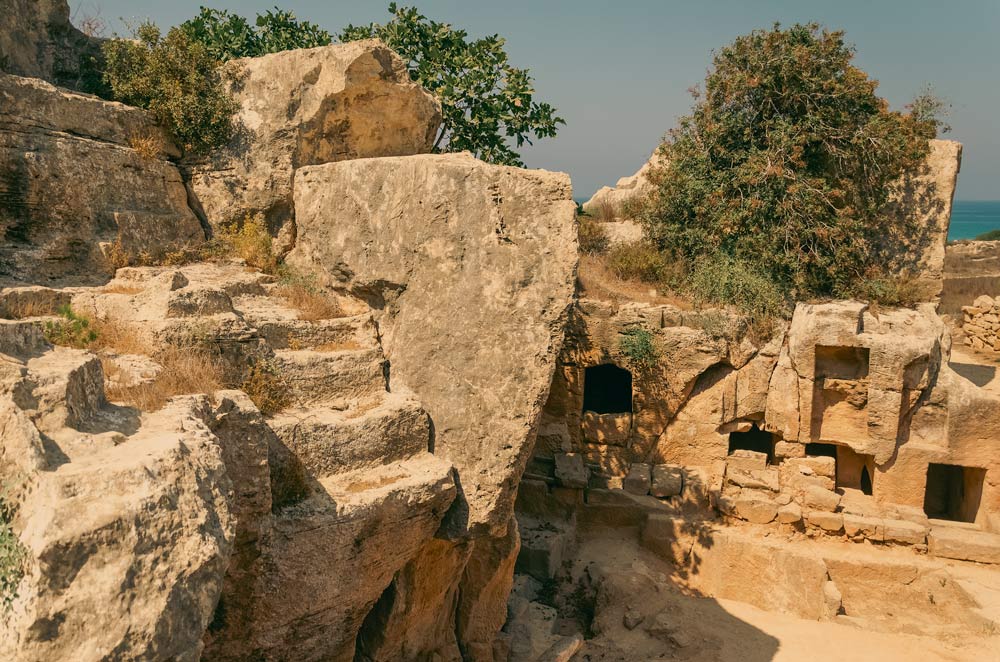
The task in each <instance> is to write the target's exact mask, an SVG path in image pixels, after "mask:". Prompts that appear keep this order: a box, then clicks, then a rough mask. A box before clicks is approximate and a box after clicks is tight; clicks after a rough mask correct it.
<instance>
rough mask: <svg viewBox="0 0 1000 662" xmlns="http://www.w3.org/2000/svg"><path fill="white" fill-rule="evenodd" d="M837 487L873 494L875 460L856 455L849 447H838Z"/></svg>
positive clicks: (866, 456) (868, 456) (870, 457)
mask: <svg viewBox="0 0 1000 662" xmlns="http://www.w3.org/2000/svg"><path fill="white" fill-rule="evenodd" d="M836 457H837V487H848V488H851V489H854V490H859V491H860V492H862V493H863V494H868V495H871V494H872V491H873V490H872V488H873V481H872V479H873V477H874V475H875V458H874V457H873V456H871V455H861V454H860V453H855V452H854V451H853V450H851V449H850V448H848V447H847V446H837V456H836Z"/></svg>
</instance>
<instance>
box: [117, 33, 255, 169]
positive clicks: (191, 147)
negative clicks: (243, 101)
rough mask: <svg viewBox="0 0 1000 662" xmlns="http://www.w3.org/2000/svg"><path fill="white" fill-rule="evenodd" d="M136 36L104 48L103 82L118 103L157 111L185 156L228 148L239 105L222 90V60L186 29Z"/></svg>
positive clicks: (119, 40) (160, 120)
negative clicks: (216, 148) (220, 69)
mask: <svg viewBox="0 0 1000 662" xmlns="http://www.w3.org/2000/svg"><path fill="white" fill-rule="evenodd" d="M134 37H135V38H134V39H111V40H108V41H107V42H105V43H104V46H103V49H104V58H105V71H104V78H105V80H106V82H107V83H108V85H109V86H110V88H111V96H112V97H113V99H114V100H115V101H121V102H123V103H127V104H130V105H132V106H138V107H140V108H145V109H147V110H149V111H150V112H152V113H153V115H154V116H155V117H156V119H157V120H158V121H159V122H160V124H161V125H162V126H163V127H165V128H166V129H168V130H169V131H170V133H171V134H172V136H173V137H174V139H175V140H176V141H177V143H178V144H179V145H180V146H181V147H183V148H184V150H185V151H188V152H193V153H204V152H207V151H209V150H211V149H212V148H215V147H219V146H221V145H224V144H226V143H228V142H229V140H230V139H231V138H232V137H233V133H234V131H235V128H234V123H233V114H234V113H235V112H236V104H235V102H234V101H233V100H232V98H231V97H230V96H229V95H228V93H227V92H226V91H225V89H224V88H223V85H222V81H221V77H220V75H219V66H220V62H219V60H217V59H216V58H215V57H214V56H213V54H212V53H211V52H210V51H209V49H208V48H207V47H206V46H205V45H204V44H202V43H200V42H198V41H196V40H194V39H192V38H191V36H190V35H189V34H188V32H187V31H185V30H183V29H181V28H172V29H171V30H170V31H169V32H167V34H166V35H165V36H164V35H162V34H161V32H160V29H159V28H158V27H156V26H155V25H153V24H152V23H149V22H145V23H142V24H140V25H139V26H138V28H136V30H135V35H134Z"/></svg>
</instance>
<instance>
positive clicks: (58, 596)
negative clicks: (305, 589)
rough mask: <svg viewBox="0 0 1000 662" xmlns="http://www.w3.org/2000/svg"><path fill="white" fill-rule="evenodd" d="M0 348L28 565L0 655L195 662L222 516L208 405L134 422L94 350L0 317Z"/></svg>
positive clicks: (8, 458)
mask: <svg viewBox="0 0 1000 662" xmlns="http://www.w3.org/2000/svg"><path fill="white" fill-rule="evenodd" d="M31 329H34V331H31ZM33 334H34V340H31V338H32V335H33ZM29 341H30V342H29ZM0 353H2V354H3V356H2V357H0V358H2V360H3V361H4V365H6V366H14V367H16V368H17V370H18V372H19V373H20V375H19V377H18V378H16V379H9V380H7V379H5V380H4V383H3V386H2V389H0V391H2V395H0V418H2V421H0V429H2V430H3V432H4V434H3V446H4V449H3V460H4V468H3V478H4V481H5V484H13V485H15V486H17V488H18V489H16V490H15V492H14V501H13V504H12V505H13V506H14V508H15V512H16V517H15V519H14V522H13V525H14V530H15V531H16V532H17V533H18V535H19V538H20V541H21V543H22V544H23V545H24V547H25V548H26V550H27V556H28V559H29V562H28V566H27V569H26V574H25V577H24V579H23V580H22V581H21V582H20V585H19V586H18V597H17V598H16V600H15V601H14V603H13V607H12V611H11V612H10V614H8V615H7V616H6V617H5V618H6V622H5V624H4V628H3V629H2V632H0V657H2V658H3V659H5V660H12V661H21V660H23V661H25V662H27V661H29V660H50V659H51V660H56V659H65V660H70V659H72V660H81V661H86V660H95V661H96V660H102V659H107V656H108V655H114V656H115V657H117V658H118V659H122V660H143V659H177V660H196V659H198V656H199V653H200V650H201V636H202V632H203V631H204V629H205V627H206V626H207V625H208V623H209V621H210V619H211V616H212V610H213V609H214V607H215V603H216V600H217V599H218V596H219V593H220V590H221V588H222V581H221V580H222V576H223V574H224V572H225V568H226V565H227V563H228V560H229V555H230V552H231V550H232V545H233V533H234V524H235V522H234V518H233V513H232V511H231V509H230V498H231V489H232V486H231V483H230V481H229V478H228V477H227V475H226V470H225V466H224V464H223V459H222V456H221V450H220V446H219V441H218V438H217V437H215V436H214V435H213V434H212V432H211V431H210V429H209V425H208V424H209V422H210V421H212V420H213V419H214V416H215V414H214V412H213V410H212V407H211V405H210V404H209V402H208V400H207V399H206V398H204V397H190V398H182V399H180V400H177V401H175V402H174V403H172V404H171V405H170V406H169V407H167V408H166V409H163V410H161V411H159V412H157V413H155V414H152V415H149V416H145V417H142V418H139V416H138V415H137V414H136V412H134V411H129V410H123V409H122V408H119V407H114V406H111V405H109V404H107V403H106V402H105V400H104V393H103V384H102V377H103V375H102V371H101V366H100V363H99V362H98V360H97V358H96V357H94V356H93V355H90V354H88V353H87V352H83V351H79V350H72V349H65V348H56V349H53V348H51V347H50V346H48V345H47V343H45V342H44V340H42V339H41V338H40V336H39V335H38V328H37V326H35V324H34V323H32V322H4V323H3V327H2V330H0ZM42 439H44V440H45V441H44V443H43V442H42ZM7 498H8V500H9V499H10V498H11V497H10V495H8V496H7Z"/></svg>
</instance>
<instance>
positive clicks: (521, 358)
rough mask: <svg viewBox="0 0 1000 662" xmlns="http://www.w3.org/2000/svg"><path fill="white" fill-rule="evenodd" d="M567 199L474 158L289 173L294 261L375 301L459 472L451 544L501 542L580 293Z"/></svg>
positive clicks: (401, 366)
mask: <svg viewBox="0 0 1000 662" xmlns="http://www.w3.org/2000/svg"><path fill="white" fill-rule="evenodd" d="M570 194H571V191H570V185H569V180H568V179H567V178H566V177H565V176H564V175H557V174H552V173H547V172H542V171H525V170H520V169H515V168H506V167H500V166H491V165H487V164H485V163H482V162H480V161H477V160H476V159H474V158H472V157H471V156H469V155H467V154H450V155H434V156H430V155H427V156H412V157H405V158H382V159H359V160H355V161H345V162H341V163H334V164H327V165H323V166H316V167H311V168H303V169H301V170H300V171H299V172H298V173H297V176H296V182H295V208H296V223H297V225H298V228H299V231H298V240H297V243H296V246H295V249H294V250H293V251H292V253H290V254H289V261H290V262H291V263H293V264H295V265H299V266H309V267H313V268H319V269H321V270H322V271H323V272H325V273H326V274H327V275H328V277H329V279H330V281H331V282H333V283H337V284H339V285H341V286H344V287H347V288H348V289H350V290H351V291H352V292H354V293H356V294H359V295H361V296H364V297H365V298H367V299H368V300H369V301H370V302H371V303H372V305H373V307H374V309H375V311H376V318H377V321H378V323H379V331H380V334H381V339H382V343H383V347H384V348H385V353H386V357H387V358H388V360H389V361H390V363H391V366H392V374H393V379H394V380H399V381H401V382H402V383H405V384H406V385H407V386H409V387H410V388H412V389H413V391H414V392H415V393H416V394H417V396H418V397H419V398H420V400H421V402H422V403H423V405H424V407H425V408H426V409H427V411H428V413H429V414H430V417H431V421H432V423H433V442H432V448H433V452H434V454H435V455H436V456H439V457H442V458H444V459H446V460H447V461H449V462H451V463H452V464H453V465H454V466H455V468H456V470H457V482H458V484H459V493H458V498H457V499H456V502H455V504H454V505H453V506H452V509H451V511H450V513H449V515H448V517H447V518H446V521H445V524H444V528H443V530H442V532H441V534H440V535H444V536H445V537H446V538H450V539H452V540H454V541H456V542H455V544H466V543H462V542H460V541H463V540H467V539H468V537H469V536H473V537H478V536H481V535H490V536H492V537H494V538H505V537H506V536H507V535H508V531H509V529H508V527H509V524H510V521H511V516H512V511H513V501H514V494H515V490H516V487H517V482H518V480H519V479H520V476H521V473H522V471H523V470H524V466H525V463H526V461H527V458H528V455H529V454H530V452H531V447H532V445H533V442H534V438H535V433H536V430H537V424H538V420H537V415H538V412H539V411H540V409H541V404H542V402H543V401H544V399H545V396H546V393H547V391H548V384H549V382H550V381H551V377H552V371H553V368H554V365H555V363H554V361H555V356H556V354H557V353H558V351H559V348H560V345H561V341H562V328H563V324H564V322H565V319H566V311H567V307H568V305H569V303H570V301H571V300H572V296H573V278H574V270H575V265H576V260H577V254H576V239H575V226H574V219H573V208H574V205H573V202H572V200H571V198H570ZM432 551H433V550H427V553H431V552H432ZM437 553H438V554H439V556H441V557H442V558H443V557H444V556H446V555H445V554H442V553H440V552H437ZM453 558H454V559H455V565H454V567H453V569H452V571H451V572H446V571H445V570H444V569H439V570H438V571H439V572H440V573H441V575H442V576H444V577H451V578H453V580H457V579H458V578H459V577H460V576H461V574H462V567H463V565H464V563H465V559H466V558H467V556H466V555H463V554H455V555H453ZM483 574H484V573H483V572H482V571H480V572H478V573H477V577H481V576H483ZM479 581H482V580H479ZM501 592H502V591H498V593H501ZM400 594H401V593H397V595H400ZM447 595H453V593H452V592H445V595H442V600H443V599H445V597H447ZM411 599H414V598H412V597H411ZM477 609H478V610H483V611H484V612H488V611H489V610H488V609H487V608H486V607H484V606H482V605H480V606H477ZM404 611H405V610H404ZM438 613H440V614H447V613H448V612H447V610H446V608H445V606H444V605H443V604H439V605H438ZM451 613H454V612H453V611H452V612H451ZM442 617H444V616H442ZM446 629H447V630H448V631H452V632H453V631H454V627H448V628H446ZM463 631H467V632H478V630H477V628H476V627H474V626H472V625H470V624H465V625H464V626H463ZM390 637H391V635H390ZM410 637H411V638H414V639H420V635H419V634H417V633H412V632H411V633H410ZM477 637H478V638H479V641H482V639H483V637H482V635H481V634H477ZM432 639H433V637H424V640H425V641H426V645H425V650H426V647H431V650H433V645H434V644H433V643H432V642H431V641H430V640H432ZM435 643H436V644H438V645H439V644H440V642H435ZM459 645H464V643H463V642H461V641H460V642H459ZM427 652H430V651H429V650H428V651H427Z"/></svg>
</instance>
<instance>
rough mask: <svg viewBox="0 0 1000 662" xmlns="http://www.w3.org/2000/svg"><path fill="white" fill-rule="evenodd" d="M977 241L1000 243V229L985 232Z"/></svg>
mask: <svg viewBox="0 0 1000 662" xmlns="http://www.w3.org/2000/svg"><path fill="white" fill-rule="evenodd" d="M976 241H1000V229H996V230H990V231H989V232H984V233H982V234H981V235H979V236H978V237H976Z"/></svg>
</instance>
